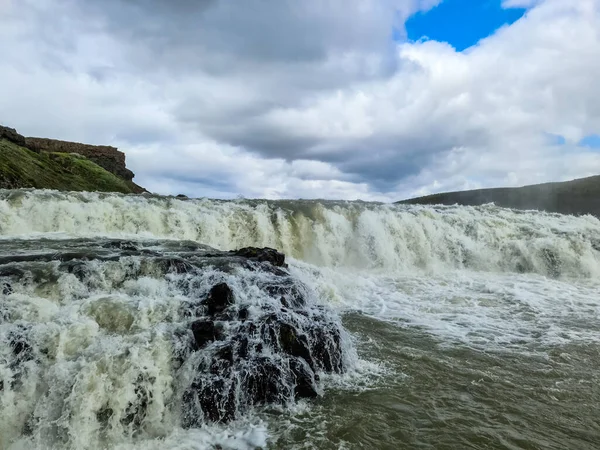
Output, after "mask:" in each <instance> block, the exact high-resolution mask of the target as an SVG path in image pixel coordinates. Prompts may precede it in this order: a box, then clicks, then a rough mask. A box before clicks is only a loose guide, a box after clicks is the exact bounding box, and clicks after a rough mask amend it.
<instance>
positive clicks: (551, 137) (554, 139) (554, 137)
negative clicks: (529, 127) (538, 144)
mask: <svg viewBox="0 0 600 450" xmlns="http://www.w3.org/2000/svg"><path fill="white" fill-rule="evenodd" d="M544 134H545V135H546V138H547V139H548V141H549V142H550V145H565V144H566V143H567V140H566V139H565V137H564V136H561V135H560V134H553V133H544Z"/></svg>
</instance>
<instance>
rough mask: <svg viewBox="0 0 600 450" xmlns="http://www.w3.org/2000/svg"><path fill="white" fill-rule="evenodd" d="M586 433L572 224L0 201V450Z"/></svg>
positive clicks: (589, 440)
mask: <svg viewBox="0 0 600 450" xmlns="http://www.w3.org/2000/svg"><path fill="white" fill-rule="evenodd" d="M265 248H266V249H265ZM268 248H271V249H275V250H269V249H268ZM240 249H242V250H241V251H238V250H240ZM278 252H281V253H283V254H285V261H284V257H283V255H282V254H281V253H278ZM599 417H600V221H598V219H596V218H593V217H590V216H586V217H570V216H561V215H553V214H545V213H538V212H516V211H510V210H506V209H501V208H496V207H494V206H491V205H490V206H484V207H478V208H472V207H425V206H398V205H383V204H370V203H362V202H325V201H264V200H236V201H216V200H206V199H200V200H179V199H174V198H163V197H152V196H123V195H113V194H91V193H58V192H52V191H26V190H24V191H0V449H2V450H4V449H11V450H21V449H26V450H33V449H113V448H115V449H122V450H126V449H127V450H129V449H186V450H193V449H218V448H220V449H254V448H274V449H289V448H296V449H313V448H315V449H354V448H356V449H359V448H362V449H401V448H407V449H412V448H422V449H456V448H473V449H557V450H558V449H560V450H564V449H597V448H600V421H599V420H598V418H599Z"/></svg>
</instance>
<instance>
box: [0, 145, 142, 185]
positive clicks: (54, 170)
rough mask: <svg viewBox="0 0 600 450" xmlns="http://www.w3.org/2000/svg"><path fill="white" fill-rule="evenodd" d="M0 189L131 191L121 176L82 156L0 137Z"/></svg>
mask: <svg viewBox="0 0 600 450" xmlns="http://www.w3.org/2000/svg"><path fill="white" fill-rule="evenodd" d="M0 188H3V189H16V188H37V189H58V190H64V191H102V192H122V193H132V192H133V189H132V187H131V186H130V185H129V184H128V183H127V182H126V181H125V180H123V179H121V178H119V177H117V176H116V175H113V174H112V173H110V172H108V171H106V170H104V169H103V168H102V167H100V166H98V165H97V164H95V163H93V162H91V161H89V160H88V159H86V158H83V157H81V156H77V155H74V154H69V153H45V152H41V153H36V152H33V151H31V150H29V149H27V148H25V147H20V146H18V145H16V144H14V143H12V142H9V141H7V140H5V139H2V140H0Z"/></svg>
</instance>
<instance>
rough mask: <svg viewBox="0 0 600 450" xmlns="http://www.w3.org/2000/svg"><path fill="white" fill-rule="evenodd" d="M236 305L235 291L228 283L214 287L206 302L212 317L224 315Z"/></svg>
mask: <svg viewBox="0 0 600 450" xmlns="http://www.w3.org/2000/svg"><path fill="white" fill-rule="evenodd" d="M234 303H235V299H234V297H233V291H232V290H231V288H230V287H229V286H228V285H227V283H219V284H217V285H215V286H213V287H212V289H211V290H210V292H209V293H208V298H207V299H206V301H205V302H204V304H205V305H206V308H207V310H208V314H210V315H215V314H219V313H222V312H223V311H224V310H225V309H226V308H228V307H229V306H231V305H233V304H234Z"/></svg>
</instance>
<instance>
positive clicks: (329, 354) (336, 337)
mask: <svg viewBox="0 0 600 450" xmlns="http://www.w3.org/2000/svg"><path fill="white" fill-rule="evenodd" d="M309 334H310V341H311V342H312V348H311V355H312V358H313V361H315V363H316V364H317V365H318V366H319V367H320V368H321V369H323V370H324V371H325V372H334V373H342V372H343V368H344V366H343V359H342V344H341V334H340V329H339V328H337V327H335V326H333V325H332V324H329V326H327V327H321V326H316V325H313V326H312V327H311V329H310V330H309Z"/></svg>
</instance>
